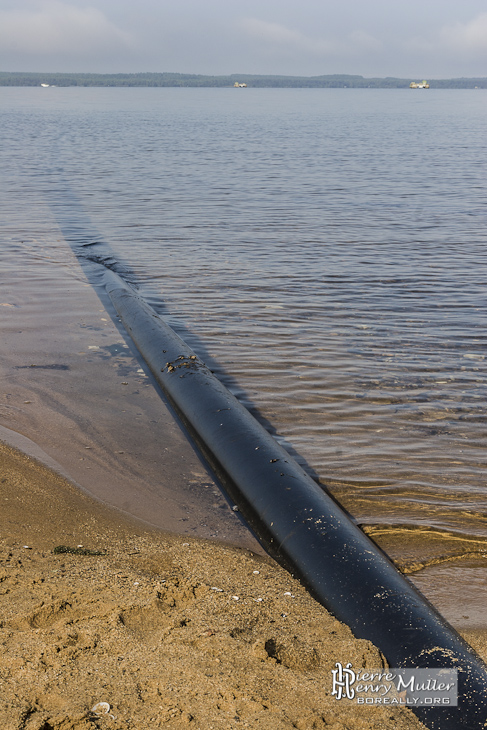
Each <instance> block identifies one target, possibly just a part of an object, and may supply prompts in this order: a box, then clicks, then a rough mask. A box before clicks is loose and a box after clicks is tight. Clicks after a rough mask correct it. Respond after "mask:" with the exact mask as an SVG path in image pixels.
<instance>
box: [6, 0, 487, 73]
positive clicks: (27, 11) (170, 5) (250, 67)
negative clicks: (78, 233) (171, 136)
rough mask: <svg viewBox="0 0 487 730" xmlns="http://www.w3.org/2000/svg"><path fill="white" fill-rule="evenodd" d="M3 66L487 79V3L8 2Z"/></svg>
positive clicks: (255, 0)
mask: <svg viewBox="0 0 487 730" xmlns="http://www.w3.org/2000/svg"><path fill="white" fill-rule="evenodd" d="M0 70H2V71H92V72H100V73H115V72H122V71H123V72H136V71H179V72H181V73H201V74H227V73H255V74H286V75H296V76H301V75H303V76H316V75H320V74H332V73H353V74H361V75H362V76H399V77H406V78H411V79H413V78H421V79H422V78H427V79H431V78H450V77H459V76H487V0H407V2H406V0H0Z"/></svg>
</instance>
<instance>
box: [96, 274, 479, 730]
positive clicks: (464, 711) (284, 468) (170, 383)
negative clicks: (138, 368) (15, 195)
mask: <svg viewBox="0 0 487 730" xmlns="http://www.w3.org/2000/svg"><path fill="white" fill-rule="evenodd" d="M105 276H106V280H105V281H106V290H107V292H108V294H109V296H110V298H111V300H112V302H113V304H114V306H115V309H116V311H117V312H118V314H119V316H120V318H121V320H122V322H123V324H124V326H125V328H126V329H127V332H128V333H129V334H130V336H131V337H132V339H133V341H134V342H135V344H136V346H137V348H138V349H139V351H140V353H141V355H142V357H143V358H144V360H145V361H146V363H147V365H148V366H149V368H150V370H151V372H152V374H153V375H154V378H155V379H156V381H157V382H158V384H159V385H160V386H161V388H162V390H163V391H164V393H165V394H166V396H167V398H168V400H169V401H170V402H171V404H172V405H173V407H174V409H175V410H176V412H177V413H178V415H179V417H180V418H181V420H182V422H183V423H184V425H185V426H186V428H187V429H188V431H189V433H190V435H191V436H192V437H193V438H194V440H195V442H196V443H197V445H198V446H199V448H200V450H201V451H202V453H203V455H204V456H205V458H206V459H207V461H208V462H209V464H210V466H211V467H212V468H213V470H214V472H215V474H216V476H217V477H218V478H219V480H220V482H221V483H222V485H223V487H224V488H225V489H226V491H227V493H228V494H229V496H230V497H231V499H233V500H234V502H235V503H236V504H237V505H238V507H239V509H240V511H241V513H242V514H243V516H244V517H245V519H246V520H247V521H248V523H249V524H250V526H251V527H252V529H253V530H254V532H255V533H256V534H257V536H258V537H259V539H260V540H261V542H262V544H263V545H264V547H265V548H266V549H267V550H268V551H269V552H270V553H271V554H272V555H273V556H274V557H276V559H277V560H278V561H279V562H281V563H284V564H285V565H286V567H288V569H290V571H291V572H292V573H293V574H294V575H296V576H297V577H299V578H300V580H301V581H302V582H303V583H304V584H305V585H306V587H307V588H308V589H309V590H310V591H311V593H312V594H313V595H314V596H315V598H316V599H317V600H319V601H320V602H321V603H322V605H323V606H325V608H327V609H328V610H329V611H330V612H331V613H333V614H334V615H335V616H336V617H337V618H338V619H339V620H341V621H343V622H344V623H346V624H348V626H349V627H350V628H351V629H352V631H353V633H354V634H355V636H357V637H358V638H362V639H368V640H369V641H371V642H372V643H373V644H375V645H376V646H377V647H378V648H379V649H380V650H381V651H382V652H383V654H384V656H385V657H386V659H387V661H388V663H389V666H391V667H407V668H410V667H414V668H441V667H448V668H454V669H458V677H459V706H458V707H448V706H446V707H437V706H435V707H416V708H412V709H414V712H415V713H416V715H417V716H418V717H419V719H420V720H421V721H422V722H423V723H425V725H426V726H427V727H430V728H432V729H433V730H458V728H468V729H469V730H477V728H479V729H480V728H485V727H487V668H486V666H485V665H484V664H483V662H482V661H481V660H480V658H479V657H477V656H476V655H475V653H474V652H473V650H472V649H471V648H470V647H469V646H468V644H467V643H466V642H465V641H464V640H463V639H462V638H461V637H460V636H459V634H457V633H456V631H455V630H454V629H453V628H452V627H451V626H449V624H448V623H447V622H446V621H445V620H444V619H443V618H442V617H441V616H440V614H439V613H438V612H437V611H436V610H435V609H434V608H433V607H432V606H431V605H430V604H429V603H428V602H427V601H426V599H425V598H424V597H423V596H422V595H421V594H420V593H419V592H418V591H417V590H416V589H415V588H414V587H413V586H412V585H411V584H410V583H409V582H408V581H407V580H406V579H405V578H404V577H403V576H402V575H401V574H400V573H399V571H398V570H396V568H395V567H394V565H393V564H392V563H391V562H390V561H389V560H388V559H387V558H386V557H385V555H384V554H383V553H382V552H381V551H380V550H379V549H378V548H377V547H376V546H375V545H374V543H373V542H372V541H371V540H369V538H368V537H367V536H366V535H365V534H364V533H363V532H362V531H361V530H360V529H359V528H358V527H357V526H356V525H355V524H353V522H352V521H351V520H350V518H349V517H348V516H347V515H346V513H345V512H344V511H343V510H342V509H341V508H340V507H339V506H338V505H337V504H336V502H335V501H334V500H333V499H332V498H331V497H330V496H329V495H328V494H327V493H326V492H325V491H324V490H323V489H322V488H321V487H320V486H318V485H317V484H316V483H315V482H314V481H313V479H311V477H310V476H309V475H308V474H306V473H305V472H304V470H303V469H302V468H301V467H300V466H299V464H298V463H297V462H296V461H295V460H294V459H293V458H292V457H291V456H290V455H289V454H288V453H287V451H285V449H284V448H282V447H281V446H280V445H279V444H278V443H277V442H276V441H275V439H274V438H273V437H272V436H271V435H270V434H269V433H268V432H267V431H266V430H265V429H264V428H263V427H262V426H261V425H260V424H259V423H258V422H257V421H256V420H255V419H254V417H253V416H252V415H251V414H250V413H249V411H247V409H246V408H244V406H242V404H241V403H239V401H238V400H237V399H236V398H235V397H234V396H233V395H232V394H231V393H230V392H229V391H228V390H227V389H226V388H225V386H224V385H223V384H222V383H221V382H220V381H219V380H218V379H217V378H216V377H215V376H214V375H213V374H212V373H211V371H210V370H209V369H208V368H207V367H206V366H205V365H204V363H202V362H201V361H200V360H199V358H198V356H197V355H196V354H195V353H194V352H193V351H192V350H191V349H190V348H189V347H188V346H187V345H186V344H185V342H184V341H183V340H181V338H180V337H179V336H178V335H177V334H176V333H175V332H174V330H172V329H171V327H169V325H167V324H166V323H165V322H164V321H163V319H162V318H161V317H159V316H158V315H157V314H156V313H155V312H154V310H153V309H152V308H151V307H150V306H149V305H148V304H147V303H146V302H145V301H144V300H143V299H142V298H141V297H139V296H138V294H137V293H136V292H135V291H134V290H133V289H132V288H131V287H129V286H128V285H126V284H125V283H124V282H123V281H122V280H121V279H120V278H119V277H118V276H117V274H115V273H113V272H111V271H107V272H106V274H105ZM344 661H346V657H344Z"/></svg>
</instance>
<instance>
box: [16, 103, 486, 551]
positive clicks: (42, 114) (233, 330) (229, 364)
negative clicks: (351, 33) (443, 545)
mask: <svg viewBox="0 0 487 730" xmlns="http://www.w3.org/2000/svg"><path fill="white" fill-rule="evenodd" d="M53 91H55V95H54V94H51V95H50V100H49V102H47V101H46V98H47V97H46V96H45V95H44V97H42V98H41V96H40V94H39V93H38V90H32V89H31V90H28V89H25V90H24V89H22V90H8V92H9V94H10V95H8V94H7V97H6V98H7V101H6V110H5V111H4V114H3V122H2V128H3V130H4V134H5V135H6V137H7V138H8V139H9V145H8V146H7V150H8V151H7V152H5V153H4V155H5V158H6V159H5V162H4V169H6V170H8V173H9V176H10V177H9V188H8V191H5V194H6V196H7V203H6V208H7V212H8V225H9V231H10V239H9V241H7V242H6V243H5V244H4V255H5V257H6V260H7V262H8V258H9V256H10V255H13V253H12V252H13V251H14V250H15V249H18V248H21V247H22V246H26V245H27V244H26V243H25V240H28V239H29V236H30V235H31V234H30V226H31V225H32V219H33V218H34V217H35V215H36V211H38V210H40V207H41V206H50V208H49V209H50V215H52V216H53V220H54V221H57V222H58V224H60V221H64V222H65V221H66V220H70V217H71V220H74V218H73V216H74V215H75V210H74V203H73V197H72V195H71V194H69V195H68V194H67V187H69V188H70V190H71V191H73V193H74V195H75V197H76V201H77V203H76V205H79V206H81V208H82V211H83V216H84V217H85V218H88V219H89V220H91V222H92V226H93V227H92V230H91V231H84V232H83V231H82V230H80V229H79V228H78V229H77V230H76V231H75V232H74V233H73V237H72V238H73V240H72V241H71V243H73V241H74V242H76V239H77V237H78V239H79V236H83V235H84V236H85V237H86V236H87V237H88V238H90V236H91V237H92V238H93V236H95V234H94V233H93V231H96V232H97V233H96V237H97V240H96V241H93V242H94V243H100V242H103V243H104V244H106V245H107V246H109V247H110V249H111V251H112V252H114V255H115V256H116V258H117V259H118V260H119V261H121V262H123V263H124V265H125V266H127V267H128V269H130V271H131V273H132V274H133V276H134V277H135V279H136V281H137V282H138V285H139V287H140V289H141V292H142V294H143V295H144V296H146V297H147V299H148V300H149V301H150V302H151V304H152V305H153V306H154V307H155V308H156V309H157V311H159V312H161V313H162V314H164V315H165V316H167V317H168V321H169V323H170V324H172V325H173V326H174V327H175V329H176V330H177V331H178V332H179V333H180V334H181V335H182V336H183V337H184V338H185V339H186V340H187V341H188V343H189V344H190V345H191V346H192V347H193V348H194V349H195V350H196V351H197V352H198V354H199V355H200V356H201V357H202V358H203V359H204V360H206V362H207V364H209V365H210V366H211V367H212V369H213V370H214V371H215V372H216V373H217V374H218V375H219V376H220V377H221V378H222V379H223V380H224V382H226V384H227V385H228V386H229V387H230V389H231V390H232V391H233V392H234V393H235V394H236V395H237V396H238V397H239V398H240V399H241V400H242V402H243V403H244V404H245V405H247V406H248V407H249V408H250V409H251V410H252V411H254V412H255V413H256V414H257V415H258V417H259V418H262V419H263V420H264V421H265V422H266V424H270V425H271V427H272V428H273V429H275V430H276V432H277V434H278V438H279V439H280V440H281V441H282V442H283V443H284V444H285V445H286V446H288V447H289V448H290V449H291V450H293V451H294V452H295V453H297V454H298V458H299V459H300V460H301V462H302V463H303V464H304V465H305V466H306V468H308V469H309V470H310V471H311V472H312V473H313V474H314V475H316V476H317V477H318V478H319V479H320V480H321V481H322V482H323V483H324V484H326V485H328V486H330V488H331V489H332V490H333V492H334V494H336V496H337V498H338V499H339V500H340V502H341V503H342V504H343V505H344V506H345V507H346V508H347V509H348V510H349V511H350V512H351V513H352V515H353V516H354V517H355V518H356V519H357V520H358V521H359V522H360V523H362V524H375V525H381V524H387V525H397V526H398V527H401V529H402V527H404V526H406V527H409V528H411V527H417V528H418V529H419V528H421V527H423V526H429V527H433V528H436V529H438V530H440V531H449V532H455V533H458V534H464V535H469V536H472V535H473V536H476V537H477V538H487V530H486V527H485V515H486V514H487V492H486V489H485V486H486V485H485V472H484V465H485V457H486V453H487V451H486V448H487V439H486V426H485V406H486V397H487V392H486V380H485V371H486V360H485V358H486V353H487V350H486V346H485V344H486V335H485V331H486V327H485V325H486V317H485V281H486V273H487V269H486V257H487V253H486V251H487V249H486V245H485V244H486V242H487V241H486V238H487V236H486V227H485V223H486V212H485V194H486V192H487V191H486V181H485V174H484V173H485V162H486V160H485V157H486V142H485V134H484V119H485V111H486V109H485V107H486V104H487V99H486V98H485V95H482V94H481V93H480V92H479V93H476V92H468V91H462V92H458V91H435V92H434V93H433V92H431V93H429V94H428V95H421V98H420V97H418V96H416V97H415V98H413V97H412V95H410V94H409V93H408V92H407V91H396V90H394V91H392V90H391V91H387V92H386V91H375V90H364V91H359V90H357V91H350V90H349V91H346V92H344V91H343V90H326V91H321V90H250V89H249V90H247V93H246V94H245V95H244V94H238V95H236V94H234V93H233V92H232V90H230V89H228V90H227V89H218V90H217V89H194V90H177V89H158V90H155V89H151V90H149V89H137V90H136V89H134V90H119V89H109V90H106V89H104V90H101V89H82V90H76V89H57V90H53ZM460 95H461V101H462V103H461V104H459V103H458V101H459V98H460ZM20 199H21V200H22V205H23V210H24V212H25V211H26V210H28V211H29V215H30V216H31V218H30V220H29V222H26V221H25V219H20V218H19V217H18V216H16V210H17V201H19V200H20ZM53 220H50V221H46V222H45V225H46V226H48V227H49V226H52V225H53ZM60 225H61V224H60ZM61 229H62V230H63V231H64V230H65V229H63V226H62V225H61ZM73 230H74V229H73ZM65 235H67V237H68V238H69V233H67V234H66V232H65ZM78 242H79V241H78ZM87 242H88V243H90V241H88V240H87ZM65 245H66V243H65V242H64V241H62V240H61V241H60V242H59V246H60V247H62V246H65ZM29 256H32V247H31V248H30V249H29V252H28V253H27V254H26V257H27V259H28V258H29ZM48 263H49V265H55V263H56V262H55V261H50V262H47V261H44V264H45V265H47V264H48ZM401 529H399V530H398V534H399V533H400V532H401Z"/></svg>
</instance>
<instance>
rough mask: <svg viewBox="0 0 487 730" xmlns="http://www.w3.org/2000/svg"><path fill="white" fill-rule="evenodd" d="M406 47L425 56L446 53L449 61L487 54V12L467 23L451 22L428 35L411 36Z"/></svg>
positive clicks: (479, 57)
mask: <svg viewBox="0 0 487 730" xmlns="http://www.w3.org/2000/svg"><path fill="white" fill-rule="evenodd" d="M406 47H407V48H409V50H410V51H411V52H418V53H421V54H423V55H424V56H425V57H426V56H437V55H440V56H445V54H447V55H448V57H449V59H450V63H451V62H452V61H453V62H456V63H458V60H459V59H461V58H463V59H469V58H470V59H473V60H475V59H479V60H480V59H481V58H485V57H486V56H487V13H481V14H480V15H478V16H477V17H476V18H474V19H473V20H470V21H469V22H467V23H460V22H457V23H452V24H450V25H444V26H443V27H441V28H439V29H438V30H437V32H436V33H435V34H432V35H431V36H429V37H424V36H418V37H415V38H412V39H411V40H410V41H409V42H408V43H407V44H406Z"/></svg>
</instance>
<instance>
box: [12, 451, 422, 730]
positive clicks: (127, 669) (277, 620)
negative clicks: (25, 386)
mask: <svg viewBox="0 0 487 730" xmlns="http://www.w3.org/2000/svg"><path fill="white" fill-rule="evenodd" d="M0 461H1V465H2V469H1V478H0V500H1V503H2V510H1V513H0V530H1V532H0V535H1V538H0V551H1V552H0V554H1V563H0V653H1V661H0V719H1V720H2V724H3V727H5V728H8V730H14V729H15V730H21V729H22V730H40V729H41V728H50V729H52V730H88V728H93V729H94V728H113V730H116V729H120V730H122V728H124V729H126V728H149V727H150V728H154V727H156V728H157V727H164V728H168V729H169V730H170V729H171V728H173V729H174V730H175V729H176V728H178V729H179V728H182V727H189V728H195V730H196V729H200V728H201V730H203V729H205V730H206V729H207V728H214V730H217V729H219V728H221V729H222V730H223V729H225V730H229V729H233V728H235V729H236V728H259V727H262V728H266V730H281V729H282V730H285V729H287V728H289V730H290V729H291V728H298V729H299V730H312V729H313V730H314V729H319V728H323V729H324V728H325V727H326V728H327V730H328V729H329V728H331V729H333V730H342V729H343V730H345V728H347V729H348V730H351V729H353V730H369V729H370V730H372V728H384V729H385V728H395V729H396V730H414V728H420V727H423V726H422V724H421V723H420V722H419V721H418V720H417V719H416V718H415V716H414V715H413V714H412V713H411V712H410V711H409V710H408V709H406V708H396V707H388V708H372V707H357V706H356V705H353V704H351V703H350V704H345V703H344V702H343V701H337V700H336V699H335V698H334V697H333V696H332V695H331V691H332V684H331V670H332V669H333V668H334V667H335V663H336V662H342V663H344V664H345V663H346V662H352V664H353V665H354V666H359V667H369V668H371V669H372V668H377V667H382V666H383V660H382V657H381V655H380V653H379V651H378V650H377V649H376V648H375V647H373V646H372V645H371V644H370V643H369V642H367V641H363V640H357V639H355V638H354V637H353V636H352V634H351V632H350V631H349V629H348V628H347V627H346V626H344V625H343V624H341V623H340V622H338V621H337V620H336V619H334V618H333V617H332V616H330V614H328V612H327V611H326V610H325V609H324V608H323V607H321V606H320V605H319V604H317V603H316V602H315V601H314V600H313V599H312V598H311V597H310V596H309V595H308V593H307V592H306V591H305V590H304V589H303V588H302V587H301V586H300V584H299V583H298V582H297V581H295V580H293V579H292V578H291V577H290V575H289V574H288V573H287V572H286V571H284V570H283V569H281V568H280V567H279V566H277V565H276V563H275V562H273V561H272V560H271V559H270V558H267V557H265V556H261V555H256V554H255V553H253V552H251V551H249V550H246V549H242V548H232V547H229V546H227V545H224V544H221V543H218V542H216V541H214V540H213V541H209V540H201V539H194V538H187V537H185V536H182V537H177V536H174V535H170V534H168V533H163V532H161V531H158V530H154V529H149V528H147V527H146V526H145V525H144V524H143V523H142V522H140V521H136V520H134V519H131V518H129V517H127V516H125V515H123V514H121V513H120V512H118V511H116V510H114V509H112V508H109V507H107V506H105V505H103V504H102V503H100V502H98V501H95V500H94V499H92V498H91V497H90V496H88V495H85V494H83V493H82V492H80V491H79V490H78V489H76V488H75V487H74V486H73V485H72V484H70V483H69V482H68V481H67V480H65V479H64V478H63V477H62V476H60V475H59V474H56V473H54V472H52V471H50V470H49V469H47V468H46V467H45V466H43V465H41V464H40V463H39V462H37V461H36V460H34V459H32V458H31V457H29V456H27V455H25V454H23V453H21V452H19V451H16V450H14V449H12V448H11V447H9V446H7V445H5V444H2V443H0ZM59 546H65V547H68V548H70V549H73V550H75V551H77V552H64V553H63V552H61V553H55V552H54V549H55V548H56V547H59ZM80 546H81V547H80ZM86 552H88V554H83V553H86ZM93 553H99V554H93ZM98 702H107V703H109V705H110V713H109V715H108V714H107V715H103V716H95V715H94V714H93V713H90V710H91V708H93V707H94V706H95V705H96V704H97V703H98Z"/></svg>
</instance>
